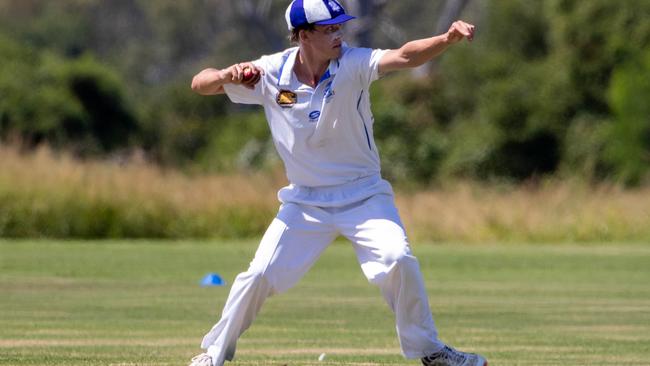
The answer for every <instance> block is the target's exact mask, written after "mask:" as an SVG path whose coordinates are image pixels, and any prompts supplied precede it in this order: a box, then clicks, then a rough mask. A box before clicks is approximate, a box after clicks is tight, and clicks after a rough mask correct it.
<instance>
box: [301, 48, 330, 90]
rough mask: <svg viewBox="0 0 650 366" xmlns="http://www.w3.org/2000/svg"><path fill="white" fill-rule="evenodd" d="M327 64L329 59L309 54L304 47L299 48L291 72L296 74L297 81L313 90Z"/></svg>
mask: <svg viewBox="0 0 650 366" xmlns="http://www.w3.org/2000/svg"><path fill="white" fill-rule="evenodd" d="M329 64H330V60H329V59H327V58H323V57H322V56H321V57H319V55H318V54H316V53H315V52H310V50H309V49H308V48H306V47H300V50H299V51H298V57H296V63H295V65H294V67H293V72H295V73H296V77H297V78H298V81H300V82H301V83H303V84H305V85H309V86H311V87H312V88H315V87H316V85H318V82H319V81H320V79H321V77H322V76H323V74H325V71H326V70H327V68H328V67H329Z"/></svg>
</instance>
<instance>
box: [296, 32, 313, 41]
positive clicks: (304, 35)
mask: <svg viewBox="0 0 650 366" xmlns="http://www.w3.org/2000/svg"><path fill="white" fill-rule="evenodd" d="M310 35H311V34H309V31H308V30H306V29H301V30H300V31H299V32H298V39H299V40H300V41H302V42H305V41H308V40H309V38H310V37H309V36H310Z"/></svg>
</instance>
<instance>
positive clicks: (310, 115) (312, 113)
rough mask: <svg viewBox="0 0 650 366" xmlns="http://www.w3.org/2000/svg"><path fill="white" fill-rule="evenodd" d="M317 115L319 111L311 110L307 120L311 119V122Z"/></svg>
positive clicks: (318, 115)
mask: <svg viewBox="0 0 650 366" xmlns="http://www.w3.org/2000/svg"><path fill="white" fill-rule="evenodd" d="M318 117H320V111H313V112H311V113H309V120H310V121H312V122H313V121H315V120H317V119H318Z"/></svg>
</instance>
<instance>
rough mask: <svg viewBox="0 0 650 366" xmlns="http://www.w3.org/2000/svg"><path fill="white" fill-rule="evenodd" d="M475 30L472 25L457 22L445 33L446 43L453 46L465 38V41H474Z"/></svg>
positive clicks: (460, 21)
mask: <svg viewBox="0 0 650 366" xmlns="http://www.w3.org/2000/svg"><path fill="white" fill-rule="evenodd" d="M475 28H476V27H474V25H473V24H469V23H465V22H463V21H462V20H457V21H455V22H454V24H452V25H451V27H449V30H448V31H447V42H449V44H454V43H457V42H460V41H462V40H463V38H467V40H468V41H470V42H471V41H472V40H473V39H474V29H475Z"/></svg>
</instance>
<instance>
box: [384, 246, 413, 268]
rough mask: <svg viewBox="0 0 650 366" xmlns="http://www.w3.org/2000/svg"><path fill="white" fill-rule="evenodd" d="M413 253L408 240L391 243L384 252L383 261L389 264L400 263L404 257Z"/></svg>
mask: <svg viewBox="0 0 650 366" xmlns="http://www.w3.org/2000/svg"><path fill="white" fill-rule="evenodd" d="M410 255H411V251H410V249H409V247H408V244H407V243H406V242H403V243H399V244H394V245H391V246H390V247H389V248H387V249H386V250H385V251H384V253H382V256H381V261H382V262H383V263H384V264H386V265H387V266H391V265H393V263H400V262H401V261H403V260H404V258H406V257H408V256H410Z"/></svg>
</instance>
